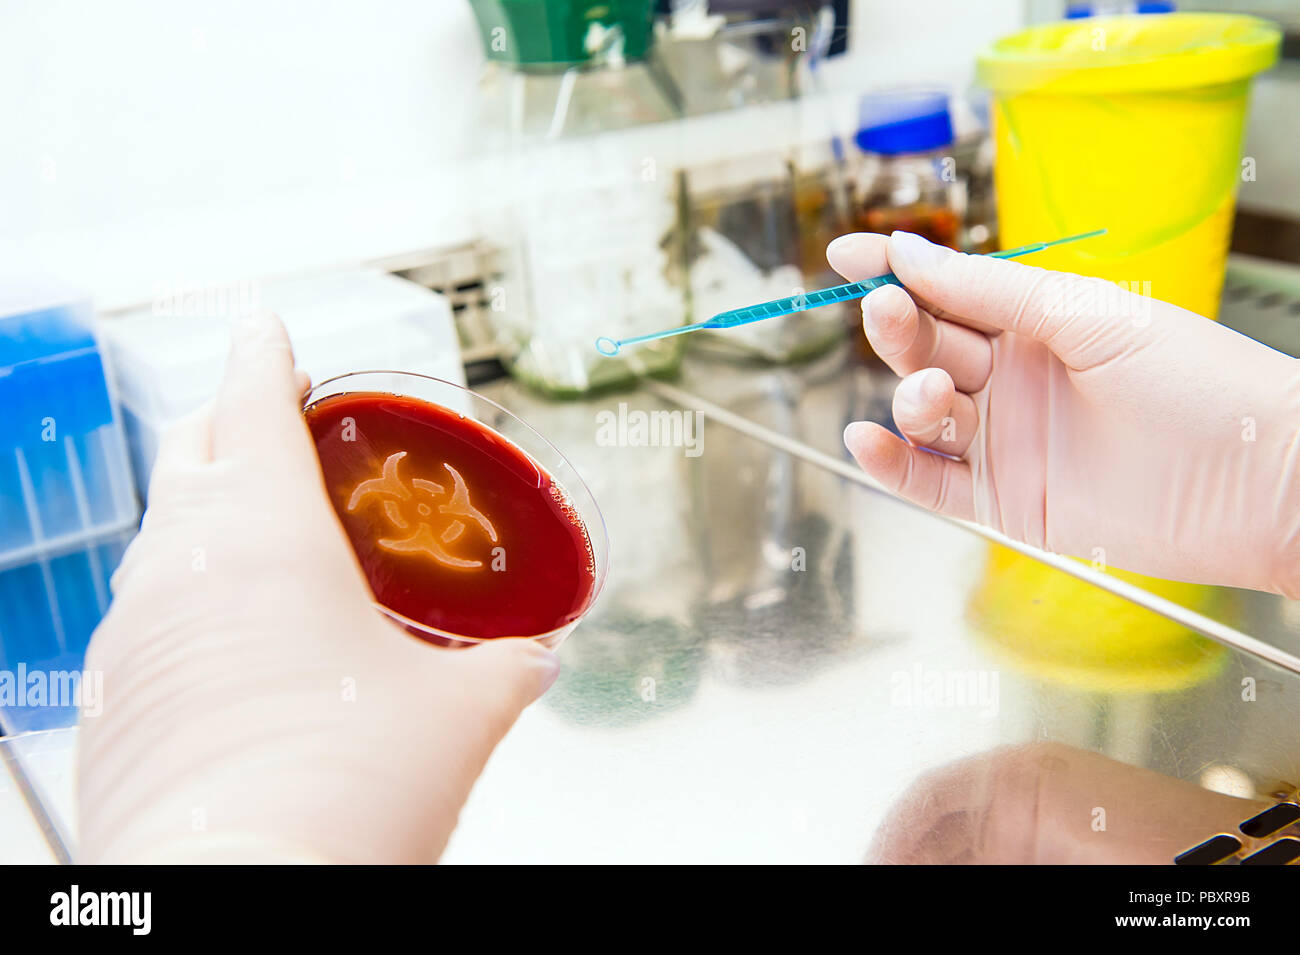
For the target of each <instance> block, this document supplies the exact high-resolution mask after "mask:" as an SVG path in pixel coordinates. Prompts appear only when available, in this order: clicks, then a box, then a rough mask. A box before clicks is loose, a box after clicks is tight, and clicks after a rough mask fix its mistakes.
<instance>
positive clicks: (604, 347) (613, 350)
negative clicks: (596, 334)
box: [596, 336, 622, 358]
mask: <svg viewBox="0 0 1300 955" xmlns="http://www.w3.org/2000/svg"><path fill="white" fill-rule="evenodd" d="M621 347H622V346H621V345H619V343H618V342H616V341H614V339H612V338H605V337H604V336H601V337H600V338H597V339H596V351H598V352H600V353H601V354H602V355H605V356H606V357H608V358H613V357H614V356H615V355H617V354H618V353H619V349H620V348H621Z"/></svg>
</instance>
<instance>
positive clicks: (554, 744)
mask: <svg viewBox="0 0 1300 955" xmlns="http://www.w3.org/2000/svg"><path fill="white" fill-rule="evenodd" d="M846 361H847V359H846V356H844V355H842V354H838V355H831V356H828V357H827V358H825V359H822V360H820V361H819V362H816V363H814V364H811V365H807V366H802V367H797V368H768V369H763V370H758V369H756V368H754V367H752V366H749V367H745V366H729V365H721V364H715V363H702V362H699V361H690V362H688V363H687V368H686V370H685V373H684V375H683V377H682V379H681V380H680V382H678V383H677V384H676V385H675V386H674V389H670V390H664V389H662V388H661V389H659V392H660V393H659V394H656V393H655V392H654V391H652V390H650V389H649V388H646V389H642V390H640V391H637V392H634V393H630V394H622V395H613V396H609V397H604V398H597V399H592V400H588V401H584V402H574V403H564V404H553V403H547V402H544V401H541V400H539V399H536V398H534V397H532V396H530V395H529V394H528V393H527V392H525V391H524V390H523V389H521V388H520V387H519V386H518V385H516V384H514V383H511V382H500V383H498V384H495V385H493V386H490V387H488V388H487V389H485V391H486V393H487V394H488V395H489V396H490V397H492V398H494V399H495V400H498V401H500V402H501V403H502V404H504V405H505V406H506V407H508V408H511V409H512V410H513V411H515V412H516V413H518V414H520V415H521V416H522V417H524V418H525V419H526V420H529V421H530V422H531V423H532V424H534V425H535V426H537V427H538V428H539V429H540V430H541V431H543V433H545V434H547V436H548V437H550V438H551V439H552V440H553V441H554V442H555V443H556V445H557V446H558V447H559V448H560V449H561V450H562V451H563V452H564V453H565V454H566V455H567V456H568V457H569V458H570V459H571V460H572V461H573V462H574V463H575V465H576V466H577V468H578V469H579V471H581V472H582V473H583V474H584V476H585V477H586V479H587V481H588V483H589V484H590V485H591V488H592V491H593V493H594V494H595V495H596V497H597V499H598V500H599V501H600V502H601V506H602V509H603V510H604V511H605V514H606V519H607V522H608V525H609V534H610V538H611V544H612V549H613V556H612V572H611V576H610V580H609V585H608V587H607V590H606V592H605V594H604V595H603V596H602V598H601V602H600V604H599V605H598V606H597V608H596V609H595V610H594V611H593V612H592V614H591V615H590V617H589V618H588V619H587V620H586V621H585V622H584V623H583V624H582V626H581V627H579V628H578V630H577V631H576V632H575V633H574V634H573V636H572V637H571V638H570V639H569V641H568V642H567V643H566V644H565V645H564V647H563V648H562V649H561V651H560V656H561V659H562V661H563V663H564V672H563V673H562V675H561V677H560V680H559V682H558V683H557V684H556V686H555V687H554V689H553V690H552V691H551V692H550V693H549V694H548V695H547V696H546V697H545V698H543V700H542V701H540V702H539V703H538V704H537V705H535V706H534V707H532V708H531V709H530V710H529V711H528V712H527V713H525V715H524V717H523V719H522V720H521V721H520V723H519V725H518V727H517V728H516V730H515V732H513V733H512V734H511V735H510V736H509V738H507V739H506V741H505V742H504V743H503V744H502V746H501V748H500V750H499V751H498V752H497V754H496V755H495V756H494V757H493V759H492V761H491V763H490V764H489V766H488V769H487V771H486V773H485V774H484V776H483V778H482V780H481V781H480V783H479V785H478V787H477V788H476V789H475V791H474V794H473V796H472V797H471V800H470V803H469V805H468V806H467V807H466V809H465V812H464V813H463V815H462V821H461V826H460V828H459V829H458V831H457V833H456V835H455V836H454V838H453V841H452V844H451V846H450V848H449V850H448V853H447V855H446V861H448V862H494V861H502V862H504V861H516V862H526V861H539V862H540V861H549V862H578V861H625V862H687V861H718V862H723V861H731V862H737V861H739V862H744V861H755V862H757V861H763V862H769V861H804V862H816V861H825V862H854V861H859V860H861V859H863V858H864V857H868V856H869V857H871V858H877V859H878V858H885V859H898V860H907V861H918V860H921V859H934V858H950V859H968V860H972V861H1025V862H1031V861H1033V862H1052V861H1057V862H1066V861H1093V862H1103V861H1167V860H1169V859H1171V858H1172V856H1173V854H1175V853H1176V852H1177V851H1179V850H1181V849H1183V848H1186V847H1188V846H1190V845H1192V844H1194V843H1196V842H1199V841H1201V840H1202V839H1204V838H1205V837H1207V836H1208V835H1210V834H1211V833H1212V832H1213V831H1218V830H1219V829H1222V828H1224V827H1228V826H1232V825H1235V823H1236V821H1239V820H1241V819H1245V818H1246V817H1247V816H1248V815H1250V814H1251V813H1252V812H1253V811H1255V809H1256V808H1258V806H1259V805H1260V803H1258V802H1252V801H1251V800H1260V799H1264V798H1266V797H1267V796H1268V794H1270V793H1272V792H1274V791H1281V790H1283V789H1285V788H1286V784H1287V783H1288V782H1289V781H1295V780H1296V779H1300V758H1298V757H1300V720H1297V716H1300V681H1298V679H1297V677H1296V676H1295V675H1294V674H1292V673H1290V672H1288V671H1286V670H1285V669H1282V668H1280V667H1277V666H1274V665H1273V664H1271V663H1269V662H1267V661H1266V660H1263V659H1260V658H1259V657H1257V656H1255V655H1254V654H1251V653H1246V652H1241V651H1237V650H1230V649H1226V648H1221V647H1219V646H1217V645H1215V644H1212V643H1210V642H1208V641H1205V640H1203V639H1202V638H1200V637H1198V636H1196V635H1194V634H1192V633H1191V632H1189V631H1186V630H1182V629H1180V628H1178V627H1176V626H1172V625H1171V624H1169V623H1168V622H1167V621H1166V620H1163V619H1162V618H1161V617H1159V616H1157V615H1155V614H1153V613H1150V612H1148V611H1145V610H1141V609H1136V608H1133V607H1131V605H1130V604H1128V603H1127V602H1125V601H1123V600H1121V599H1120V598H1118V597H1116V596H1114V595H1112V594H1109V593H1106V592H1103V591H1101V590H1099V589H1097V588H1094V587H1090V586H1086V585H1084V584H1080V583H1078V582H1076V581H1074V580H1072V579H1069V580H1067V578H1066V577H1065V576H1064V575H1063V574H1061V573H1060V572H1059V571H1057V570H1055V569H1050V570H1048V571H1046V573H1047V574H1048V575H1049V577H1048V578H1047V579H1046V580H1045V581H1044V580H1042V579H1039V578H1034V581H1036V583H1035V582H1033V581H1028V580H1027V581H1026V582H1024V583H1023V585H1022V583H1021V582H1019V581H1018V580H1017V579H1016V578H1015V577H1014V576H1013V577H1011V578H1006V577H1005V574H1004V572H1002V571H999V570H998V569H997V567H996V566H995V563H994V556H993V551H992V545H990V544H989V543H988V542H987V541H986V540H984V539H981V538H980V537H979V536H977V535H975V534H973V533H971V532H970V531H969V530H967V529H965V528H963V527H961V526H956V525H953V524H950V523H946V522H943V521H940V520H938V519H936V518H934V517H933V516H932V515H929V514H926V513H922V512H919V511H917V510H915V509H913V508H911V507H909V506H907V505H905V504H903V503H901V502H899V501H896V500H894V499H892V498H889V497H888V496H885V495H883V494H880V493H878V492H876V491H873V490H871V489H869V488H867V487H864V486H863V485H862V484H861V483H860V482H859V481H857V480H854V479H852V477H851V476H849V475H846V474H845V472H844V471H843V469H841V468H838V467H835V466H833V462H834V461H837V460H838V461H843V460H844V459H843V457H842V451H841V449H840V443H839V442H840V434H841V432H842V429H843V427H844V424H845V423H846V422H847V421H848V420H850V419H852V418H861V417H867V416H872V415H874V416H876V417H880V416H881V415H882V411H883V412H887V408H888V397H887V396H888V378H887V376H885V374H884V373H883V371H873V370H871V369H869V368H862V367H850V366H848V365H846V364H845V362H846ZM665 395H667V396H671V397H672V398H673V399H674V400H671V401H670V400H668V399H667V398H666V397H664V396H665ZM691 396H695V397H696V399H697V400H695V401H692V400H691ZM701 398H702V399H704V400H703V401H701V400H698V399H701ZM715 405H716V406H718V407H720V408H722V409H725V410H726V411H727V412H730V413H733V414H735V415H738V416H740V418H741V419H743V421H746V422H750V423H753V424H754V425H755V426H757V427H758V428H759V429H761V433H762V434H769V433H771V434H776V435H778V436H785V437H786V438H787V439H789V440H790V441H791V442H793V443H794V444H792V445H790V446H789V447H786V448H785V449H781V448H779V447H774V446H772V444H770V443H768V442H766V441H764V440H758V439H756V437H755V436H754V435H753V434H752V433H742V431H738V430H736V429H735V428H730V427H726V426H723V425H721V424H719V423H718V421H716V420H709V419H708V418H705V419H704V421H703V424H702V432H701V433H702V442H700V443H699V444H698V445H697V446H695V447H694V448H690V447H682V446H660V447H653V446H632V445H633V443H634V441H633V440H632V439H635V438H636V437H638V433H637V432H636V430H635V428H634V427H632V426H631V424H632V422H634V421H635V413H636V412H645V413H646V414H647V415H649V414H653V413H655V412H660V413H665V414H667V415H669V416H671V415H674V414H676V415H681V414H682V413H683V412H685V413H687V414H690V415H691V416H692V420H694V414H695V412H696V411H702V410H704V409H706V408H711V407H712V406H715ZM620 406H622V407H621V408H620ZM611 419H613V420H618V421H622V422H624V423H626V424H628V425H629V427H628V428H626V429H625V430H624V431H622V432H620V433H619V435H616V436H620V435H621V437H623V438H627V439H629V440H627V441H625V442H624V443H622V444H616V445H615V446H608V445H607V444H603V443H601V440H600V439H601V438H602V437H603V438H606V439H608V438H609V437H610V436H611V431H610V430H609V429H608V428H606V430H605V431H604V432H602V430H601V428H602V422H603V423H604V424H606V425H608V424H609V422H610V420H611ZM648 420H650V419H647V421H648ZM682 420H683V419H681V418H676V419H674V418H672V417H663V418H660V419H659V421H660V423H661V424H664V423H671V422H673V421H679V422H680V421H682ZM733 423H734V422H733ZM750 430H751V431H752V429H750ZM692 433H693V432H691V431H690V430H686V431H683V432H680V434H682V435H684V436H686V437H689V436H690V435H691V434H692ZM682 443H686V442H682ZM801 448H807V449H810V451H811V452H812V453H804V452H803V451H801V450H800V449H801ZM695 451H698V452H699V453H698V454H695V453H694V452H695ZM791 451H794V452H797V453H791ZM688 452H691V453H688ZM817 452H820V456H819V454H818V453H817ZM1000 573H1002V574H1003V577H1001V578H999V576H998V575H999V574H1000ZM1063 580H1064V581H1066V584H1065V585H1061V584H1060V583H1059V581H1063ZM999 585H1000V586H999ZM1062 586H1064V587H1066V589H1064V590H1060V589H1058V588H1060V587H1062ZM994 593H996V594H999V595H1000V596H998V597H996V599H995V598H993V597H990V594H994ZM1061 594H1068V602H1067V601H1066V600H1065V598H1063V597H1061V596H1060V595H1061ZM1008 595H1010V596H1008ZM1229 596H1231V597H1232V598H1233V599H1232V600H1231V601H1229V602H1227V603H1225V604H1223V606H1224V607H1227V608H1228V609H1227V610H1224V611H1223V612H1221V613H1217V612H1216V614H1208V615H1207V616H1208V618H1210V619H1211V620H1212V622H1213V621H1217V622H1218V623H1221V624H1224V625H1225V626H1226V627H1228V628H1230V629H1231V630H1234V631H1237V632H1240V633H1242V634H1244V635H1246V636H1249V637H1257V638H1260V639H1262V640H1263V641H1264V642H1266V643H1269V644H1273V645H1276V646H1280V647H1283V648H1289V649H1290V650H1294V649H1296V647H1297V640H1296V638H1295V633H1294V631H1295V629H1296V627H1295V624H1296V623H1297V621H1300V614H1298V613H1296V612H1295V610H1294V605H1292V604H1290V603H1289V602H1286V601H1280V600H1277V599H1275V598H1270V597H1265V596H1257V595H1242V594H1237V593H1235V592H1233V593H1231V594H1230V595H1229ZM1056 600H1060V601H1062V605H1063V606H1064V607H1065V611H1066V612H1065V613H1064V615H1062V614H1060V613H1057V614H1055V615H1053V614H1051V613H1049V611H1051V610H1052V609H1054V608H1053V601H1056ZM1212 603H1213V605H1214V606H1216V607H1217V606H1219V604H1218V603H1214V602H1212ZM1055 609H1058V610H1059V609H1060V608H1055ZM1114 620H1123V621H1127V622H1126V623H1125V624H1124V626H1125V627H1126V628H1127V629H1126V630H1124V631H1123V632H1122V633H1121V634H1120V635H1121V637H1122V638H1123V639H1125V640H1129V641H1131V642H1132V644H1133V646H1134V647H1136V648H1137V651H1135V652H1139V655H1140V651H1141V650H1142V648H1143V647H1146V646H1147V644H1148V643H1150V642H1151V641H1153V640H1156V641H1164V642H1158V643H1157V644H1155V645H1153V646H1155V650H1156V651H1158V652H1154V654H1153V656H1152V658H1151V659H1154V660H1155V663H1154V664H1152V663H1151V659H1148V660H1147V661H1146V663H1147V664H1148V667H1147V669H1146V670H1141V668H1138V670H1134V669H1133V668H1132V667H1129V666H1128V661H1126V660H1125V659H1123V658H1122V657H1121V658H1120V659H1117V660H1115V661H1113V663H1114V669H1115V672H1114V673H1110V672H1107V671H1106V668H1105V666H1101V667H1093V669H1092V670H1090V671H1087V672H1085V673H1083V674H1082V675H1080V674H1079V673H1075V672H1073V671H1072V670H1071V668H1070V666H1068V665H1067V666H1065V667H1064V669H1063V668H1062V667H1061V666H1059V665H1055V664H1059V663H1060V662H1061V660H1062V659H1064V660H1065V661H1066V663H1067V664H1069V663H1071V662H1072V659H1073V658H1072V656H1071V655H1072V654H1074V655H1076V656H1078V658H1079V659H1080V660H1082V659H1083V658H1085V657H1087V655H1088V652H1089V644H1090V642H1091V641H1092V638H1093V635H1092V633H1091V632H1090V631H1089V630H1088V629H1080V628H1079V626H1078V625H1077V624H1075V623H1072V622H1071V621H1085V622H1086V621H1097V622H1105V621H1114ZM1053 622H1055V623H1056V624H1059V626H1060V629H1059V631H1058V632H1047V630H1046V629H1045V630H1044V632H1043V633H1042V645H1043V647H1044V648H1045V657H1044V660H1043V661H1036V660H1035V659H1034V655H1033V652H1032V649H1031V652H1030V653H1029V654H1028V657H1027V656H1026V653H1025V652H1024V647H1023V646H1022V647H1020V648H1019V650H1018V651H1017V652H1010V650H1011V649H1012V648H1013V647H1015V646H1016V640H1017V639H1018V638H1019V637H1022V636H1023V633H1024V631H1025V629H1026V627H1028V628H1030V629H1031V630H1032V628H1034V627H1044V628H1045V627H1047V625H1048V624H1051V623H1053ZM1094 625H1095V624H1088V627H1092V626H1094ZM1048 651H1050V652H1048ZM1053 654H1054V655H1055V659H1054V661H1053V660H1049V659H1048V658H1049V657H1052V655H1053ZM1175 658H1178V659H1181V660H1182V661H1183V662H1182V663H1177V662H1175ZM1166 661H1167V662H1166ZM1189 661H1190V662H1189ZM1049 663H1050V664H1052V665H1049ZM1126 667H1127V669H1126ZM1180 667H1181V668H1182V670H1181V673H1180V672H1175V671H1178V670H1179V668H1180ZM1085 669H1086V668H1085ZM1171 676H1172V677H1173V679H1170V677H1171ZM1009 746H1010V747H1012V748H1011V749H1008V748H1007V747H1009ZM1212 790H1217V791H1218V792H1215V791H1212ZM1220 793H1230V794H1232V795H1221V794H1220ZM1234 797H1243V798H1234Z"/></svg>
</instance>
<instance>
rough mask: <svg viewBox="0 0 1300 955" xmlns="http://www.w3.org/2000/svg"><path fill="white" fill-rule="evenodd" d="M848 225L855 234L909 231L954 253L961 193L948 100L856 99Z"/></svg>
mask: <svg viewBox="0 0 1300 955" xmlns="http://www.w3.org/2000/svg"><path fill="white" fill-rule="evenodd" d="M854 139H855V141H856V143H857V145H858V148H859V149H860V150H861V154H860V156H859V161H858V164H857V167H858V168H857V173H856V175H855V176H854V177H853V178H854V183H853V192H854V198H853V220H854V226H855V227H856V228H857V229H858V230H859V231H862V232H882V233H885V234H889V233H891V232H894V231H896V230H901V231H903V232H915V233H916V234H917V235H922V236H925V237H926V238H927V239H929V240H930V241H931V242H936V243H938V244H940V245H946V246H948V247H950V248H954V249H955V248H957V247H958V245H959V243H960V241H961V235H962V217H963V213H964V211H965V189H964V186H963V184H962V181H961V178H960V177H959V176H958V175H957V160H956V158H955V157H954V156H953V155H952V151H951V147H952V142H953V133H952V120H951V118H950V117H949V114H948V96H947V94H946V93H941V92H896V93H873V94H869V95H867V96H864V97H863V98H862V101H861V110H860V121H859V125H858V132H857V135H856V136H855V137H854Z"/></svg>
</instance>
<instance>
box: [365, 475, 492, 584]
mask: <svg viewBox="0 0 1300 955" xmlns="http://www.w3.org/2000/svg"><path fill="white" fill-rule="evenodd" d="M404 457H406V452H405V451H394V452H393V453H392V454H390V455H389V456H388V458H387V459H386V460H385V461H384V470H383V474H382V475H380V476H379V477H377V478H371V479H370V480H368V481H362V482H361V483H360V484H358V485H357V486H356V488H355V489H354V490H353V491H352V496H351V497H349V498H348V512H349V513H355V512H356V511H357V509H358V508H361V507H365V506H366V505H367V504H369V503H372V502H377V503H378V504H379V505H380V507H382V508H383V512H384V517H385V518H387V520H388V523H390V524H392V525H393V528H394V530H395V531H398V532H402V533H405V534H406V536H405V537H396V536H395V537H390V538H380V539H379V540H378V541H377V542H376V543H378V544H379V546H380V547H383V548H386V549H388V550H391V551H394V552H396V553H399V554H422V555H424V556H426V557H429V558H432V559H433V560H436V561H437V562H438V563H440V564H442V565H444V566H446V567H454V568H457V569H460V570H478V569H480V568H482V567H483V566H484V564H485V561H482V560H474V559H471V558H468V557H457V556H456V555H455V554H452V553H449V552H448V550H447V548H448V547H450V546H452V545H454V544H456V543H457V542H458V541H460V540H461V539H462V538H463V537H465V532H466V529H467V527H474V528H476V529H477V530H478V531H480V532H481V533H482V534H483V535H484V536H486V537H487V539H488V540H489V541H491V542H492V543H494V544H495V543H496V542H497V540H498V537H497V530H496V528H495V527H493V526H492V522H491V521H489V520H488V519H487V517H486V516H485V515H484V514H483V512H482V511H480V510H479V509H478V508H476V507H475V506H474V505H473V504H472V503H470V499H469V488H468V487H467V486H466V485H465V479H464V478H462V477H461V476H460V473H459V472H458V471H457V470H456V469H455V468H453V467H452V466H451V465H450V464H443V468H444V469H445V470H446V471H447V473H448V474H449V475H450V476H451V486H450V487H448V486H447V485H446V484H445V483H444V484H437V483H435V482H433V481H429V480H426V479H425V478H418V477H417V478H411V480H410V483H409V484H407V483H406V482H403V481H402V479H401V477H399V476H398V473H397V466H398V463H399V462H400V461H401V460H402V458H404Z"/></svg>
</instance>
